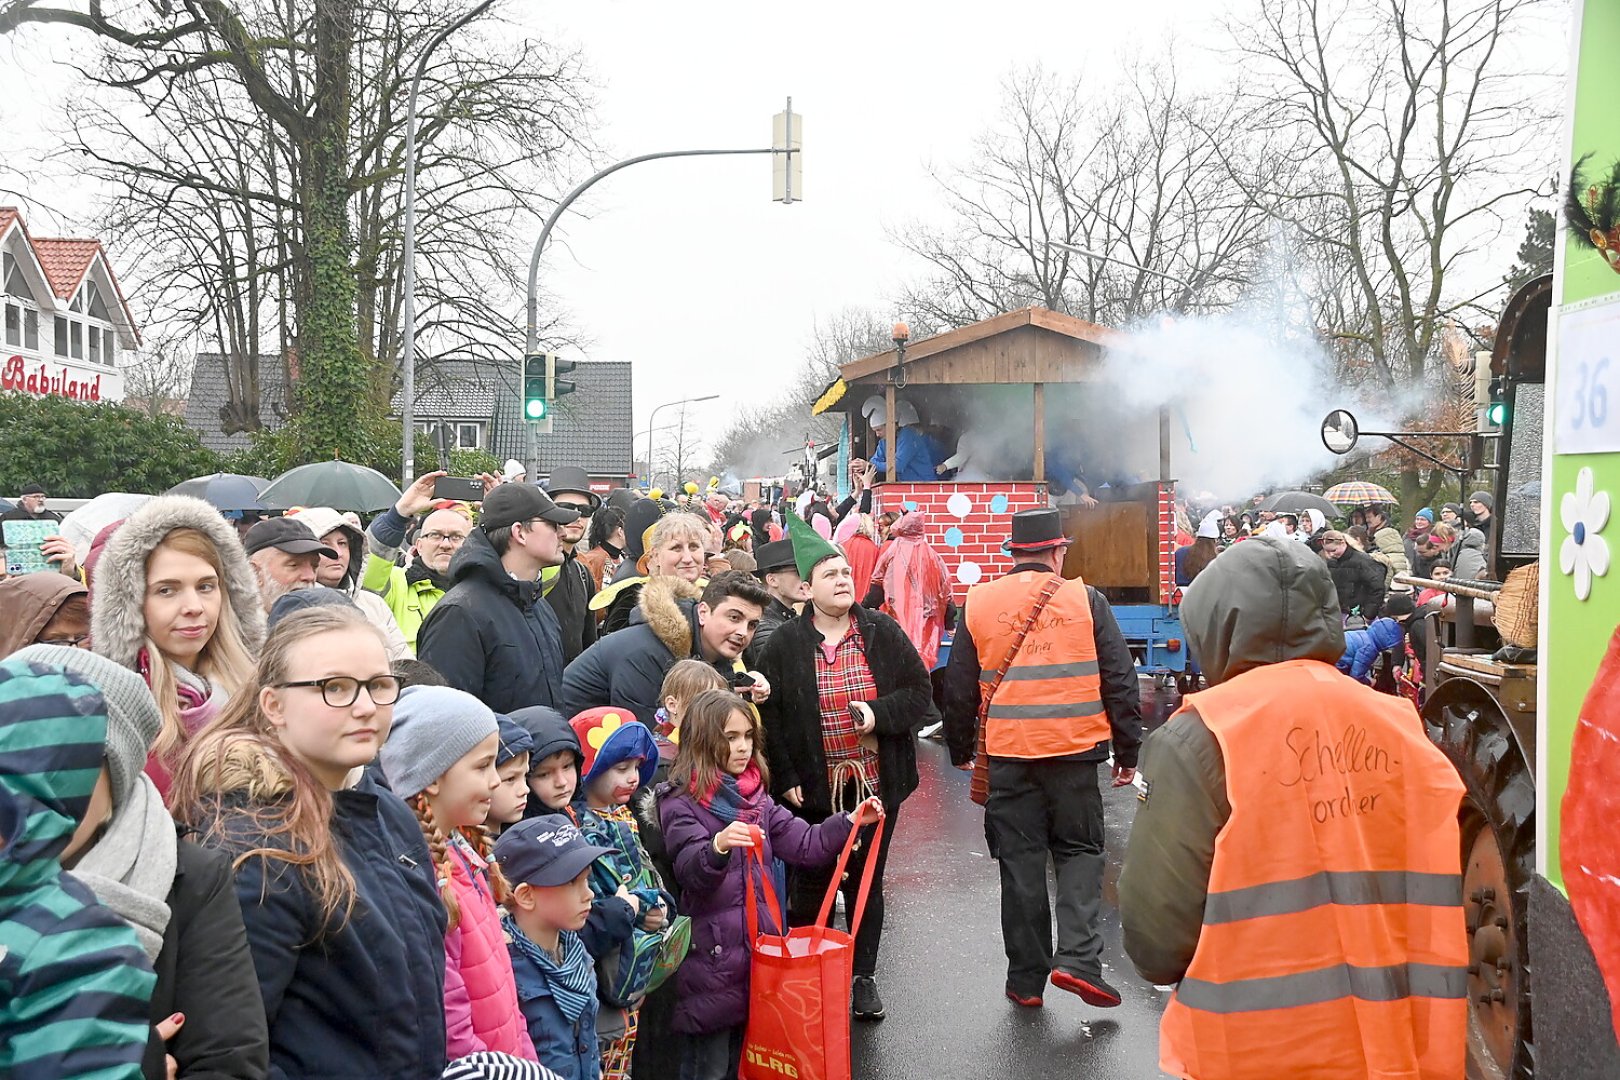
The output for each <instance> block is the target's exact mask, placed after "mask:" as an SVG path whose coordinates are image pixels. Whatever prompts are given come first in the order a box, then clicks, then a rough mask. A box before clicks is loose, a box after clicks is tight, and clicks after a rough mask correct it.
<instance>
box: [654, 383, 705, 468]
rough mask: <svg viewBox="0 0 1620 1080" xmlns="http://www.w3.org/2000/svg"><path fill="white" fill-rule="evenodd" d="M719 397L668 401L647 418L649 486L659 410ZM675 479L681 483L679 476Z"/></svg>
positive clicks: (657, 407)
mask: <svg viewBox="0 0 1620 1080" xmlns="http://www.w3.org/2000/svg"><path fill="white" fill-rule="evenodd" d="M719 396H720V395H719V394H705V395H704V396H702V397H689V398H682V399H681V400H679V401H666V402H664V403H663V404H662V405H658V406H655V407H654V408H653V411H652V415H651V416H649V417H647V484H648V485H649V486H651V484H652V481H653V469H654V468H655V466H654V465H653V421H655V420H657V419H658V410H659V409H667V408H669V407H670V406H671V405H692V404H695V403H697V402H699V401H713V400H714V399H715V398H717V397H719ZM675 479H676V482H677V483H678V482H679V481H680V477H678V476H677V477H676V478H675Z"/></svg>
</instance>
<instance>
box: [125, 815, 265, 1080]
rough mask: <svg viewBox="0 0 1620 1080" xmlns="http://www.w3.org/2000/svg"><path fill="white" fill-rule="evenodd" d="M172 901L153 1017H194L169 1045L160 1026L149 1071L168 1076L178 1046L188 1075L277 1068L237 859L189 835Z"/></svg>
mask: <svg viewBox="0 0 1620 1080" xmlns="http://www.w3.org/2000/svg"><path fill="white" fill-rule="evenodd" d="M168 903H169V925H168V926H167V927H166V928H165V929H164V931H163V951H162V952H160V953H158V958H157V963H155V964H153V965H152V967H153V969H154V970H155V971H156V972H157V986H156V987H155V988H154V990H153V991H152V1012H151V1016H152V1023H153V1025H154V1026H155V1025H156V1024H157V1023H158V1021H160V1020H166V1019H168V1018H169V1017H170V1016H172V1015H174V1014H175V1013H177V1012H178V1013H185V1014H186V1022H185V1024H183V1025H182V1026H181V1028H180V1031H179V1032H178V1033H177V1034H176V1035H175V1037H174V1038H173V1039H172V1040H170V1042H169V1044H168V1046H167V1047H165V1046H164V1044H163V1043H162V1041H160V1040H159V1039H158V1037H157V1034H156V1032H154V1033H153V1035H152V1040H151V1042H150V1043H148V1044H147V1048H146V1059H145V1061H143V1062H142V1068H141V1071H142V1072H143V1073H144V1074H145V1075H146V1078H147V1080H165V1078H166V1077H167V1076H168V1075H169V1074H168V1069H167V1066H166V1064H165V1062H164V1055H165V1053H171V1054H173V1055H174V1057H175V1060H176V1061H178V1062H179V1064H180V1076H181V1077H182V1080H259V1078H260V1077H263V1076H265V1075H267V1073H268V1071H269V1068H270V1036H269V1034H268V1033H267V1032H266V1030H265V1024H264V1000H263V999H262V998H260V997H259V980H258V978H257V977H256V976H255V974H254V968H253V954H252V953H250V952H249V951H248V942H247V931H246V929H244V928H243V925H242V908H241V906H240V905H239V904H238V903H237V902H236V893H235V892H233V891H232V888H231V861H230V859H228V858H227V857H226V856H225V854H224V853H223V852H220V851H215V850H212V849H210V848H205V847H199V846H198V845H196V844H194V843H192V842H191V841H190V840H186V839H182V840H181V841H180V846H179V850H178V852H177V859H176V866H175V872H174V885H173V886H171V887H170V889H169V896H168ZM182 968H183V969H184V971H185V977H184V978H181V977H180V974H179V973H180V971H181V969H182Z"/></svg>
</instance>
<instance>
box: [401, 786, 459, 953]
mask: <svg viewBox="0 0 1620 1080" xmlns="http://www.w3.org/2000/svg"><path fill="white" fill-rule="evenodd" d="M411 809H412V810H414V811H416V821H417V823H418V824H419V825H421V826H422V838H423V839H424V840H426V841H427V846H428V852H429V853H430V854H431V855H432V856H433V866H434V869H435V870H436V871H437V873H438V875H439V897H440V899H442V900H443V901H444V907H445V910H446V911H447V912H449V914H450V925H449V929H451V930H454V929H455V928H456V927H457V926H460V925H461V905H460V904H458V903H456V893H455V889H454V888H453V887H452V886H451V884H450V875H451V874H452V873H453V871H454V867H453V866H452V865H451V862H450V838H449V837H447V836H446V835H445V834H444V832H443V830H441V829H440V828H439V823H438V821H437V820H435V819H434V816H433V805H432V804H431V803H429V802H428V799H427V795H426V794H425V793H420V792H419V793H418V794H417V796H416V798H414V799H412V800H411Z"/></svg>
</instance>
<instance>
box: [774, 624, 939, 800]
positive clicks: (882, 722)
mask: <svg viewBox="0 0 1620 1080" xmlns="http://www.w3.org/2000/svg"><path fill="white" fill-rule="evenodd" d="M850 616H851V617H852V618H853V619H854V620H855V625H856V626H858V627H859V628H860V631H861V640H862V641H863V642H864V643H865V645H866V664H867V667H868V668H869V669H870V670H871V672H872V681H873V682H875V683H876V684H877V695H878V696H877V697H876V698H874V699H873V700H872V701H870V702H868V704H869V705H871V706H872V717H873V719H874V720H876V721H877V726H876V727H875V728H874V729H873V734H875V735H876V736H877V744H878V751H877V752H878V797H879V798H881V799H882V800H883V805H885V806H889V807H895V806H899V805H900V804H901V803H902V802H904V801H905V799H906V796H908V795H910V794H911V793H912V792H913V791H915V790H917V739H916V733H917V729H919V728H921V727H923V726H925V725H927V724H930V723H933V721H934V720H936V719H937V718H938V713H936V712H935V710H934V694H933V684H932V683H930V682H929V680H928V669H927V668H925V667H923V662H922V658H921V657H920V656H918V655H917V647H916V646H915V645H913V644H912V643H911V639H910V638H908V637H906V632H905V631H904V630H902V629H901V628H900V624H899V623H897V622H895V621H894V620H893V619H891V618H889V617H888V616H887V615H885V614H883V613H882V612H879V611H868V610H866V609H865V608H863V607H861V606H860V605H858V604H857V605H856V606H855V607H853V608H851V609H850ZM822 641H823V639H822V636H821V632H820V631H819V630H817V629H816V627H815V622H814V612H813V611H812V610H811V609H810V608H809V607H808V606H806V608H805V611H804V613H803V614H802V615H799V616H797V617H796V618H793V619H790V620H788V621H787V622H785V623H783V624H782V625H781V626H780V627H778V628H777V630H776V633H775V634H773V635H772V637H771V641H770V645H769V646H767V647H766V649H765V655H764V656H763V657H762V658H761V660H760V668H759V671H760V674H762V675H764V676H765V678H767V679H769V680H770V684H771V696H770V699H769V700H767V701H766V702H765V704H763V705H761V706H760V710H759V711H760V718H761V719H762V720H763V721H764V725H765V752H766V758H767V760H768V762H769V763H770V767H771V790H772V792H773V793H775V794H776V796H777V798H778V799H780V798H781V793H782V792H784V791H787V790H788V789H790V788H799V789H800V790H801V791H802V792H803V795H804V805H803V806H801V807H794V808H793V812H794V813H796V814H798V815H799V816H800V817H802V818H804V819H805V820H807V821H813V822H821V821H825V820H826V819H827V818H828V817H829V816H831V815H832V813H833V811H834V809H835V807H834V806H833V805H832V791H831V788H830V787H829V786H828V784H827V757H826V753H825V751H823V749H822V744H821V698H820V694H819V693H818V692H817V690H816V650H817V649H819V648H821V645H822ZM836 809H840V810H842V809H847V807H837V808H836Z"/></svg>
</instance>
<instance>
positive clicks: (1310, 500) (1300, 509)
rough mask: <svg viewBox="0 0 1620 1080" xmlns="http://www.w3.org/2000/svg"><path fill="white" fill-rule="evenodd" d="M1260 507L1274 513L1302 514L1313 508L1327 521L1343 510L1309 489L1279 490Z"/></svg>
mask: <svg viewBox="0 0 1620 1080" xmlns="http://www.w3.org/2000/svg"><path fill="white" fill-rule="evenodd" d="M1260 509H1262V510H1270V511H1271V512H1272V513H1274V514H1294V515H1296V516H1297V515H1299V514H1303V513H1304V512H1305V511H1307V510H1315V511H1317V512H1318V513H1320V514H1321V515H1322V516H1323V517H1324V518H1326V519H1327V520H1329V521H1332V520H1333V519H1335V518H1337V517H1338V516H1339V515H1340V514H1342V513H1343V512H1344V511H1343V510H1341V509H1340V508H1339V507H1337V506H1334V505H1333V504H1332V503H1330V502H1328V501H1327V500H1326V499H1324V498H1322V496H1320V495H1315V494H1312V493H1311V492H1309V491H1279V492H1278V493H1277V494H1275V495H1273V496H1272V497H1271V498H1269V499H1267V500H1266V501H1265V502H1263V503H1261V504H1260Z"/></svg>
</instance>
